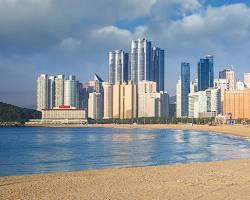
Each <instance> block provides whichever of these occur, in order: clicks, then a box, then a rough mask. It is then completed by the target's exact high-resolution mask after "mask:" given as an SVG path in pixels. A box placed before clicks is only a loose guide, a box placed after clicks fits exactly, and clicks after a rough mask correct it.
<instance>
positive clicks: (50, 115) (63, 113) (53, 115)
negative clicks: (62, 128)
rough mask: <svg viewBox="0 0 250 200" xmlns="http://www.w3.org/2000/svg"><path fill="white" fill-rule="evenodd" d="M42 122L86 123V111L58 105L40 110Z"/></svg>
mask: <svg viewBox="0 0 250 200" xmlns="http://www.w3.org/2000/svg"><path fill="white" fill-rule="evenodd" d="M41 122H42V123H52V124H82V123H86V111H85V110H81V109H76V108H75V107H70V106H59V107H54V108H53V109H48V110H46V109H45V110H42V121H41Z"/></svg>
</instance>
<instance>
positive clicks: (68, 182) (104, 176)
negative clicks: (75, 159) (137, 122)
mask: <svg viewBox="0 0 250 200" xmlns="http://www.w3.org/2000/svg"><path fill="white" fill-rule="evenodd" d="M0 182H1V185H0V199H52V200H53V199H86V200H87V199H88V200H92V199H93V200H95V199H117V200H119V199H138V200H149V199H150V200H151V199H171V200H179V199H209V200H211V199H216V200H223V199H249V196H250V160H234V161H218V162H210V163H194V164H178V165H166V166H153V167H134V168H120V169H115V168H114V169H104V170H93V171H80V172H67V173H56V174H38V175H29V176H9V177H0Z"/></svg>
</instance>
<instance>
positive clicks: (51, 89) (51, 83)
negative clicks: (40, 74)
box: [48, 76, 55, 109]
mask: <svg viewBox="0 0 250 200" xmlns="http://www.w3.org/2000/svg"><path fill="white" fill-rule="evenodd" d="M53 107H55V77H54V76H49V77H48V108H49V109H53Z"/></svg>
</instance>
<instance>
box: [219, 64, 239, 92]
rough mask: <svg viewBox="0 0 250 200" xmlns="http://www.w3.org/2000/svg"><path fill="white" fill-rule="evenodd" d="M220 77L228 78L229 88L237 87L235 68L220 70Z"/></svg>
mask: <svg viewBox="0 0 250 200" xmlns="http://www.w3.org/2000/svg"><path fill="white" fill-rule="evenodd" d="M219 79H228V83H229V88H228V89H229V90H235V89H236V73H235V71H234V70H233V69H224V70H223V71H220V72H219Z"/></svg>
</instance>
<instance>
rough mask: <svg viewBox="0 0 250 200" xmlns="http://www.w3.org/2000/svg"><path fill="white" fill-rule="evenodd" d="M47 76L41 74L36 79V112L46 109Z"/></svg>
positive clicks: (47, 103)
mask: <svg viewBox="0 0 250 200" xmlns="http://www.w3.org/2000/svg"><path fill="white" fill-rule="evenodd" d="M48 105H49V102H48V76H47V74H41V75H40V76H39V77H38V78H37V110H39V111H41V110H42V109H48Z"/></svg>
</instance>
